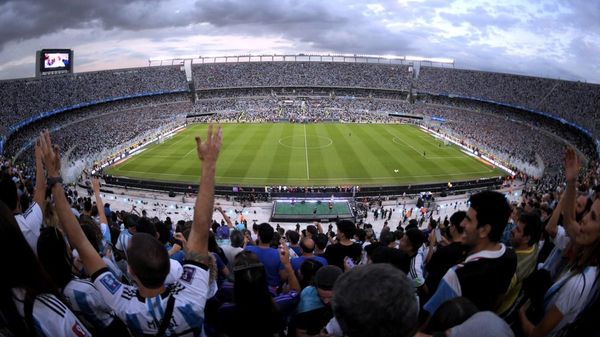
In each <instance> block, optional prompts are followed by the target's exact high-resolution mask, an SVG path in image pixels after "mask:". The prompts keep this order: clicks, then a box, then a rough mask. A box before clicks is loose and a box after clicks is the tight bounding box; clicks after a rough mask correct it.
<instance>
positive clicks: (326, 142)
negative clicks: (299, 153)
mask: <svg viewBox="0 0 600 337" xmlns="http://www.w3.org/2000/svg"><path fill="white" fill-rule="evenodd" d="M292 138H294V137H292V136H287V137H283V138H280V139H279V144H280V145H282V146H285V147H287V148H290V149H298V150H304V149H308V150H317V149H324V148H326V147H328V146H331V144H333V140H331V138H329V137H325V136H316V135H315V136H307V138H306V141H307V143H308V146H305V139H304V138H303V139H302V143H301V144H302V145H294V144H293V142H290V141H289V140H290V139H292ZM311 138H312V139H313V140H314V139H315V138H316V139H318V141H317V142H316V143H318V144H315V145H312V144H311ZM290 143H291V144H292V145H290ZM313 143H314V142H313Z"/></svg>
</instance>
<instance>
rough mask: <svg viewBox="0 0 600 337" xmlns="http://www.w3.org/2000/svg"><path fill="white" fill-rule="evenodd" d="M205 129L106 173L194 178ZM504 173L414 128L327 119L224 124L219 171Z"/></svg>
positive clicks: (408, 175)
mask: <svg viewBox="0 0 600 337" xmlns="http://www.w3.org/2000/svg"><path fill="white" fill-rule="evenodd" d="M206 129H207V125H205V124H195V125H191V126H189V127H188V128H186V129H185V130H183V131H181V132H179V133H177V134H176V135H175V136H174V137H172V138H170V139H168V140H166V141H165V142H164V143H162V144H155V145H152V146H150V147H149V148H147V149H146V150H144V151H143V152H141V153H139V154H137V155H135V156H132V157H131V158H130V159H128V160H127V161H125V162H122V163H120V164H118V165H116V166H113V167H110V168H109V169H108V171H107V173H108V174H112V175H115V176H123V177H131V178H143V179H148V180H160V181H177V182H194V183H196V182H198V181H199V176H200V164H199V160H198V158H197V156H196V149H195V141H194V136H195V135H200V137H205V136H206ZM423 152H425V153H426V155H425V156H423ZM396 170H397V172H396ZM502 174H503V173H502V171H500V170H499V169H494V168H492V167H490V166H488V165H486V164H484V163H482V162H480V161H478V160H477V159H475V158H473V157H470V156H468V155H466V154H464V153H463V152H461V151H460V150H459V149H458V148H457V147H454V146H446V145H443V144H441V142H440V141H439V140H436V139H435V138H433V137H431V136H430V135H428V134H427V133H424V132H423V131H421V130H420V129H419V128H417V127H415V126H410V125H398V124H389V125H385V124H329V123H326V124H287V123H274V124H225V125H223V144H222V147H221V155H220V157H219V162H218V164H217V173H216V175H217V184H223V185H246V186H263V185H295V186H337V185H398V184H418V183H430V182H448V181H459V180H467V179H476V178H481V177H493V176H499V175H502Z"/></svg>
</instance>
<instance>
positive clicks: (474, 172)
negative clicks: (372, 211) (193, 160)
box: [127, 169, 494, 181]
mask: <svg viewBox="0 0 600 337" xmlns="http://www.w3.org/2000/svg"><path fill="white" fill-rule="evenodd" d="M127 172H130V173H140V174H146V175H147V174H151V175H161V176H183V177H198V175H195V174H185V173H168V172H152V173H149V172H146V171H131V170H127ZM492 172H494V170H493V169H490V170H484V171H471V172H460V173H445V174H424V175H410V176H404V177H403V178H407V179H410V178H435V177H446V176H461V175H468V174H484V173H492ZM215 178H217V179H241V180H274V179H286V180H292V181H300V180H306V178H281V177H269V178H265V177H233V176H216V177H215ZM382 179H394V180H397V179H398V176H389V177H368V178H365V177H350V178H313V179H311V180H313V181H345V180H382Z"/></svg>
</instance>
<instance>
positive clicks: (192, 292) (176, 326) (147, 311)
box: [92, 261, 209, 336]
mask: <svg viewBox="0 0 600 337" xmlns="http://www.w3.org/2000/svg"><path fill="white" fill-rule="evenodd" d="M208 279H209V272H208V267H206V266H204V265H202V264H199V263H195V262H190V261H185V262H184V264H183V273H182V274H181V276H180V278H179V279H178V280H177V282H175V283H174V284H172V285H170V286H168V287H167V290H166V291H165V292H164V293H162V294H160V295H158V296H155V297H152V298H143V297H141V295H140V293H139V291H138V290H137V288H136V287H133V286H127V285H124V284H122V283H121V282H119V281H118V280H117V279H116V278H115V277H114V275H113V274H112V273H111V272H110V271H109V270H108V269H107V268H103V269H101V270H99V271H98V272H96V273H95V274H94V275H93V276H92V281H93V282H94V285H95V286H96V288H97V289H98V290H99V292H100V294H101V295H102V298H103V299H104V301H105V302H106V304H107V305H108V306H109V307H110V308H111V309H112V310H113V311H114V312H115V314H116V315H117V316H118V317H119V318H120V319H121V320H122V321H123V322H125V324H127V327H128V328H129V329H130V330H131V331H132V332H133V333H134V334H146V335H156V334H157V332H159V329H160V326H161V322H162V319H163V317H164V316H165V312H166V311H167V304H168V301H169V298H170V297H174V298H175V301H174V308H173V314H172V316H171V320H170V323H169V325H168V327H167V329H166V332H165V335H166V336H199V335H200V333H201V331H202V325H203V323H204V306H205V304H206V300H207V296H208V290H209V285H208Z"/></svg>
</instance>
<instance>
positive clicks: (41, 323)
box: [13, 289, 92, 337]
mask: <svg viewBox="0 0 600 337" xmlns="http://www.w3.org/2000/svg"><path fill="white" fill-rule="evenodd" d="M13 294H14V301H15V305H16V307H17V311H18V312H19V315H21V317H24V316H25V303H24V298H25V291H24V290H23V289H13ZM32 314H33V323H34V324H35V329H36V333H37V335H38V336H44V337H46V336H48V337H52V336H72V337H88V336H90V337H91V336H92V334H91V333H90V332H89V331H88V330H87V329H86V328H85V326H84V325H83V324H82V323H81V322H80V321H79V320H78V319H77V317H76V316H75V315H74V314H73V312H71V310H69V308H67V306H66V305H65V304H64V303H62V302H61V301H60V300H59V299H58V298H56V296H54V295H50V294H43V295H39V296H37V297H36V298H35V301H34V303H33V312H32Z"/></svg>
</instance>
